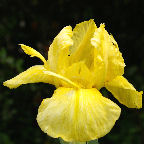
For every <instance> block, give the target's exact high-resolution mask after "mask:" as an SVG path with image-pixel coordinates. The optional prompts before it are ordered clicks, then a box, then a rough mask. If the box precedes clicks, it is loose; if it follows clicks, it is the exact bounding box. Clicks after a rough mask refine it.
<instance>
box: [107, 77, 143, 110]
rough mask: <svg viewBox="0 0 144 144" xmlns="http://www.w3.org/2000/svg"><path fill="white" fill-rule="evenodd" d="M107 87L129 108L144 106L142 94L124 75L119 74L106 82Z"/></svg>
mask: <svg viewBox="0 0 144 144" xmlns="http://www.w3.org/2000/svg"><path fill="white" fill-rule="evenodd" d="M106 88H107V89H108V90H109V91H110V92H111V93H112V94H113V95H114V97H115V98H116V99H118V101H119V102H120V103H122V104H124V105H125V106H127V107H128V108H142V94H143V92H142V91H141V92H138V91H136V89H135V88H134V87H133V85H132V84H130V83H129V82H128V81H127V80H126V79H125V78H124V77H123V76H118V77H116V78H115V79H113V80H112V81H110V82H108V83H106Z"/></svg>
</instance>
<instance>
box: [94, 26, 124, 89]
mask: <svg viewBox="0 0 144 144" xmlns="http://www.w3.org/2000/svg"><path fill="white" fill-rule="evenodd" d="M104 27H105V26H104V24H101V25H100V27H99V28H98V29H96V31H95V33H94V37H93V38H92V39H91V43H92V45H93V46H94V47H95V49H94V70H93V71H94V74H95V84H94V85H95V86H96V87H97V88H98V89H99V88H101V87H103V86H104V82H106V81H110V80H112V79H113V78H115V77H116V76H121V75H123V73H124V66H125V64H124V60H123V58H122V55H121V53H120V51H119V48H118V45H117V43H116V41H115V40H114V38H113V37H112V36H111V35H109V34H108V32H107V31H106V30H105V28H104Z"/></svg>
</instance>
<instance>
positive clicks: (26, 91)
mask: <svg viewBox="0 0 144 144" xmlns="http://www.w3.org/2000/svg"><path fill="white" fill-rule="evenodd" d="M91 18H92V19H94V20H95V22H96V24H97V26H98V27H99V25H100V23H105V24H106V29H107V30H108V32H109V33H112V34H113V36H114V37H115V39H116V41H117V42H118V44H119V48H120V51H121V52H122V54H123V57H124V59H125V64H126V65H127V66H126V68H125V74H124V76H125V77H126V78H128V80H129V81H130V82H131V83H132V84H133V85H134V86H135V87H136V88H137V90H138V91H140V90H144V77H143V76H144V58H143V57H144V33H143V32H144V1H142V0H105V1H104V0H94V1H91V0H87V1H80V0H79V1H78V0H77V1H74V0H55V1H54V0H53V1H52V0H47V1H46V0H45V1H43V0H28V1H26V0H0V83H1V86H0V144H55V143H58V141H57V139H53V138H50V137H48V136H47V135H46V134H44V133H43V132H42V131H41V130H40V128H39V127H38V125H37V122H36V115H37V110H38V107H39V105H40V103H41V101H42V99H43V98H47V97H51V95H52V93H53V91H54V89H55V88H54V86H52V85H49V84H43V83H39V84H28V85H23V86H21V87H19V88H17V89H14V90H10V89H8V88H7V87H4V86H2V82H3V81H5V80H7V79H10V78H12V77H14V76H15V75H17V74H18V73H20V72H22V71H24V70H26V69H27V68H29V67H30V66H32V65H36V64H42V63H41V62H40V60H39V59H37V58H30V57H29V56H27V55H25V54H24V52H23V51H22V50H21V49H20V47H19V46H18V44H21V43H23V44H26V45H29V46H31V47H33V48H35V49H36V50H38V51H39V52H40V53H41V54H43V55H44V57H46V58H47V51H48V48H49V45H50V44H51V42H52V40H53V38H54V37H55V36H56V35H57V34H58V32H59V31H60V30H61V29H62V28H63V27H64V26H66V25H71V26H72V27H74V26H75V24H77V23H79V22H82V21H84V20H89V19H91ZM103 93H104V95H109V96H110V98H111V99H112V100H114V101H115V102H116V103H117V104H118V105H119V106H120V107H121V108H122V114H121V116H120V119H119V120H118V121H117V122H116V125H115V126H114V128H113V129H112V130H111V132H110V133H109V134H107V135H106V136H105V137H103V138H101V139H99V142H100V144H108V143H110V144H143V143H144V110H143V109H140V110H137V109H128V108H127V107H125V106H123V105H121V104H119V102H118V101H116V100H115V99H114V98H113V97H112V96H111V94H110V93H107V91H106V90H105V89H103Z"/></svg>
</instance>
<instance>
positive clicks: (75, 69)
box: [64, 61, 93, 88]
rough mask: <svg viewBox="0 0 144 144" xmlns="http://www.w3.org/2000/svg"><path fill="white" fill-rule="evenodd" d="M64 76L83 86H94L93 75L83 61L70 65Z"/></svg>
mask: <svg viewBox="0 0 144 144" xmlns="http://www.w3.org/2000/svg"><path fill="white" fill-rule="evenodd" d="M64 76H65V77H67V78H69V79H70V80H72V81H74V82H75V83H77V84H78V85H80V86H81V87H83V88H92V84H93V83H92V81H93V77H92V74H91V72H90V70H89V69H88V67H87V66H86V64H85V63H84V62H83V61H81V62H77V63H74V64H72V65H71V66H69V67H68V68H67V69H66V70H65V73H64Z"/></svg>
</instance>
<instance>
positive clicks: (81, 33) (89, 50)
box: [70, 20, 97, 67]
mask: <svg viewBox="0 0 144 144" xmlns="http://www.w3.org/2000/svg"><path fill="white" fill-rule="evenodd" d="M96 28H97V27H96V25H95V22H94V21H93V20H89V21H84V22H82V23H79V24H77V25H76V27H75V28H74V29H73V36H72V39H73V46H71V47H70V62H71V64H72V63H75V62H78V61H81V60H83V61H85V63H86V65H87V66H88V67H91V65H92V64H93V46H92V45H91V38H92V37H93V34H94V32H95V29H96Z"/></svg>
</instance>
